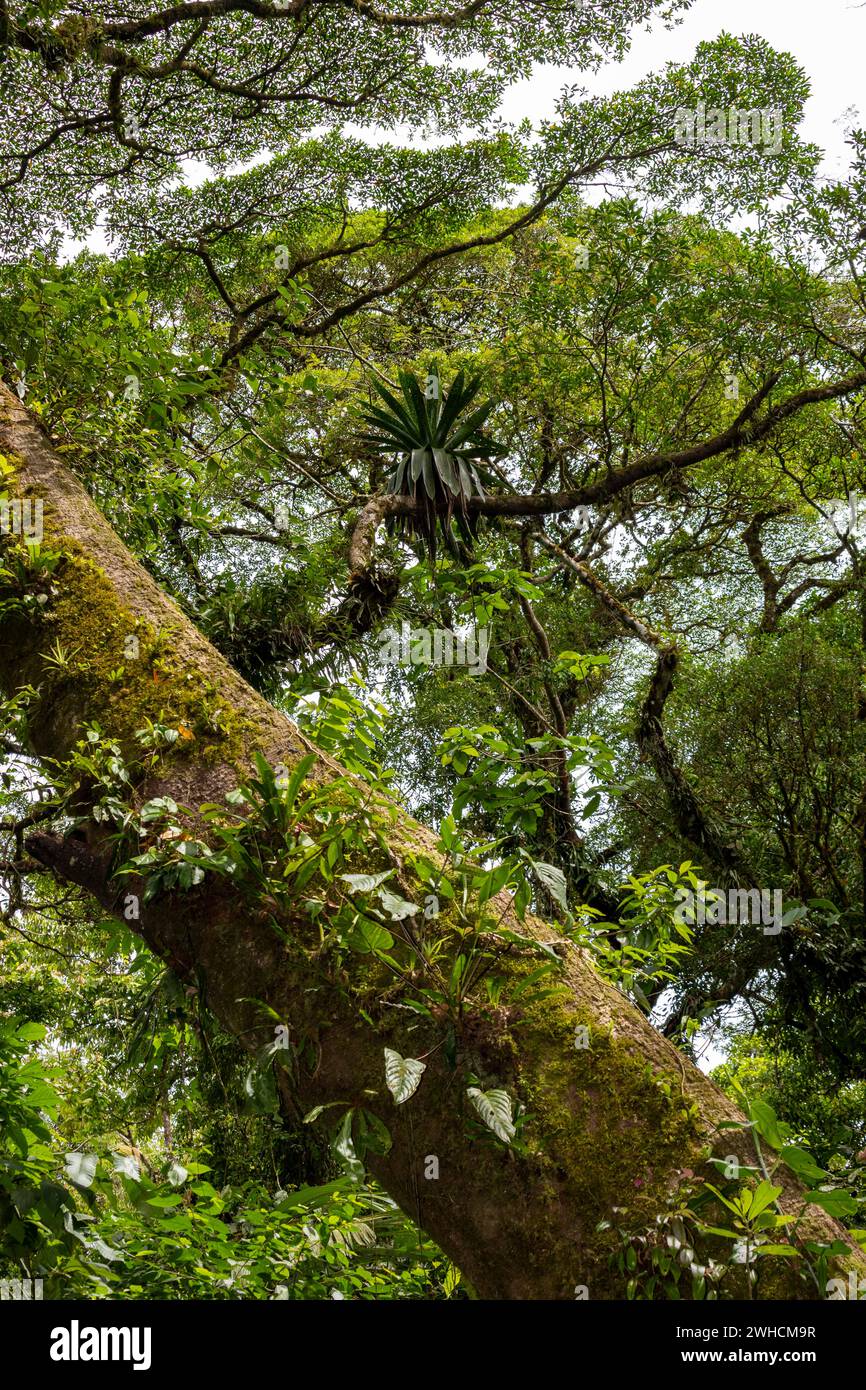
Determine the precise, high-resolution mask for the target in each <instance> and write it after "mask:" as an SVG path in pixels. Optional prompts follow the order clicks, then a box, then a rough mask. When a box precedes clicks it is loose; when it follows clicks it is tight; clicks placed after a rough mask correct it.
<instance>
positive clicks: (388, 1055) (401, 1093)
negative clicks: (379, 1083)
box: [385, 1047, 427, 1105]
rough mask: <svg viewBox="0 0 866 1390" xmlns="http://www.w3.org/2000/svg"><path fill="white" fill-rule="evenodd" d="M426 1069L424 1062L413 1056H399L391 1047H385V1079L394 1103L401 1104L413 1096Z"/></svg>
mask: <svg viewBox="0 0 866 1390" xmlns="http://www.w3.org/2000/svg"><path fill="white" fill-rule="evenodd" d="M426 1070H427V1065H426V1063H425V1062H419V1061H418V1060H417V1058H415V1057H401V1056H400V1053H399V1052H395V1051H394V1050H393V1048H390V1047H386V1048H385V1081H386V1082H387V1085H388V1090H389V1091H390V1092H391V1095H392V1096H393V1097H394V1104H395V1105H403V1104H404V1103H405V1102H406V1101H407V1100H408V1099H409V1097H410V1096H414V1094H415V1092H416V1091H417V1089H418V1086H419V1084H420V1081H421V1077H422V1076H423V1074H424V1072H425V1071H426Z"/></svg>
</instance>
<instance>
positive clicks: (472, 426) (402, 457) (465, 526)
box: [362, 366, 505, 560]
mask: <svg viewBox="0 0 866 1390" xmlns="http://www.w3.org/2000/svg"><path fill="white" fill-rule="evenodd" d="M373 387H374V389H375V390H376V391H377V393H378V394H379V396H380V397H381V398H382V401H383V402H384V404H383V405H379V404H378V403H377V404H373V405H371V406H369V407H368V408H367V410H365V411H364V419H365V421H366V423H367V425H369V426H370V428H371V431H373V432H371V433H370V434H365V435H363V436H362V439H363V442H364V443H365V444H369V445H372V446H373V448H374V449H377V450H378V451H379V452H380V453H382V454H396V456H397V458H396V462H395V466H394V471H393V472H392V474H391V475H390V477H389V479H388V492H389V493H390V494H393V495H394V496H398V497H399V496H407V497H411V498H412V499H413V500H414V501H415V502H419V503H421V505H422V506H423V516H422V517H420V518H419V517H418V516H409V517H401V516H393V517H389V518H388V519H387V523H386V524H387V526H388V529H389V531H391V532H392V533H393V532H395V531H397V532H400V533H408V534H409V535H418V536H420V537H422V538H423V539H424V541H425V542H426V545H427V549H428V551H429V554H430V557H431V559H433V560H435V558H436V527H437V522H438V523H440V524H441V526H442V531H443V534H444V536H445V540H446V542H447V543H448V545H449V547H450V548H451V549H452V550H456V544H455V538H454V533H453V528H454V527H455V526H456V529H457V531H458V533H459V535H460V536H462V538H463V539H464V540H466V541H469V540H470V539H471V538H472V537H474V536H475V535H476V534H477V517H476V516H473V514H472V512H471V511H470V510H469V508H468V505H467V504H468V503H469V502H470V501H471V500H472V498H474V497H479V498H483V497H484V488H483V486H482V477H483V478H484V479H485V481H488V482H489V481H490V479H489V476H488V475H487V474H486V473H485V470H484V469H483V467H482V465H483V463H484V462H485V461H487V460H489V459H492V458H495V457H498V456H501V455H502V454H504V453H505V450H504V449H503V448H502V447H501V446H500V445H499V444H496V443H494V442H493V440H492V439H489V438H487V437H486V436H485V435H484V434H483V432H482V431H483V426H484V422H485V421H486V419H487V417H488V415H489V414H490V412H491V410H492V409H493V402H492V401H487V402H485V404H484V405H479V406H476V407H475V409H474V410H470V409H469V407H470V406H471V405H472V403H473V402H474V401H475V399H476V397H477V395H478V392H479V391H480V389H481V378H480V377H473V378H471V379H470V380H467V379H466V377H465V374H464V373H463V372H462V371H461V372H458V374H457V376H456V377H455V378H454V381H453V382H452V384H451V388H450V390H449V391H448V393H447V395H445V396H443V393H442V387H441V383H440V381H439V373H438V371H437V369H436V367H435V366H434V367H431V369H430V373H429V375H428V377H427V382H426V390H423V391H422V389H421V386H420V385H419V383H418V381H417V379H416V378H415V377H414V376H412V375H411V374H410V373H409V372H401V373H400V389H401V392H402V400H401V399H399V398H398V397H397V396H395V395H394V394H393V393H392V392H391V391H389V390H388V388H387V387H386V386H383V385H382V383H381V382H379V381H376V380H375V378H374V379H373Z"/></svg>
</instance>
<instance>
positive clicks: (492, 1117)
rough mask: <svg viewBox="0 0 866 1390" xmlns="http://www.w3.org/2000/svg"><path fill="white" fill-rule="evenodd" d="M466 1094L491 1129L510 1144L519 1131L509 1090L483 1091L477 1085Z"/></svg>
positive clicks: (468, 1089) (498, 1137)
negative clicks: (512, 1113) (513, 1114)
mask: <svg viewBox="0 0 866 1390" xmlns="http://www.w3.org/2000/svg"><path fill="white" fill-rule="evenodd" d="M466 1094H467V1095H468V1097H469V1099H470V1101H471V1102H472V1104H473V1105H474V1107H475V1109H476V1110H477V1111H478V1114H479V1115H480V1116H481V1119H482V1120H483V1121H484V1123H485V1124H486V1126H487V1128H488V1129H489V1130H492V1132H493V1133H494V1134H495V1135H496V1137H497V1139H501V1140H502V1142H503V1144H510V1143H511V1141H512V1139H513V1138H514V1136H515V1134H516V1133H517V1131H516V1129H515V1127H514V1120H513V1119H512V1115H511V1097H510V1096H509V1094H508V1092H507V1091H502V1090H493V1091H481V1090H479V1088H478V1087H477V1086H469V1087H468V1088H467V1091H466Z"/></svg>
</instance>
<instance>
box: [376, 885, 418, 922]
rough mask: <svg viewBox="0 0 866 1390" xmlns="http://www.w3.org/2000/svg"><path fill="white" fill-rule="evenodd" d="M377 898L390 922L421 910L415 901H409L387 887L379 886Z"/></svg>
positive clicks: (398, 920)
mask: <svg viewBox="0 0 866 1390" xmlns="http://www.w3.org/2000/svg"><path fill="white" fill-rule="evenodd" d="M378 898H379V901H380V902H381V904H382V906H383V907H384V909H385V911H386V912H387V914H388V916H389V917H390V918H391V921H392V922H402V921H403V920H404V919H405V918H406V917H414V916H415V915H416V914H417V913H419V912H420V911H421V909H420V907H419V906H418V904H417V903H410V902H408V901H407V900H406V898H401V897H400V896H399V895H398V894H397V893H391V892H390V891H389V890H388V889H387V888H380V889H379V892H378Z"/></svg>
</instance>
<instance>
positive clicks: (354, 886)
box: [337, 869, 394, 893]
mask: <svg viewBox="0 0 866 1390" xmlns="http://www.w3.org/2000/svg"><path fill="white" fill-rule="evenodd" d="M393 872H394V870H393V869H386V870H385V872H384V873H381V874H338V875H337V877H338V878H341V879H342V880H343V882H344V883H348V885H349V887H350V888H351V890H352V892H353V893H372V891H373V889H374V888H378V887H379V884H380V883H384V882H385V880H386V879H388V878H390V877H391V875H392V874H393Z"/></svg>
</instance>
